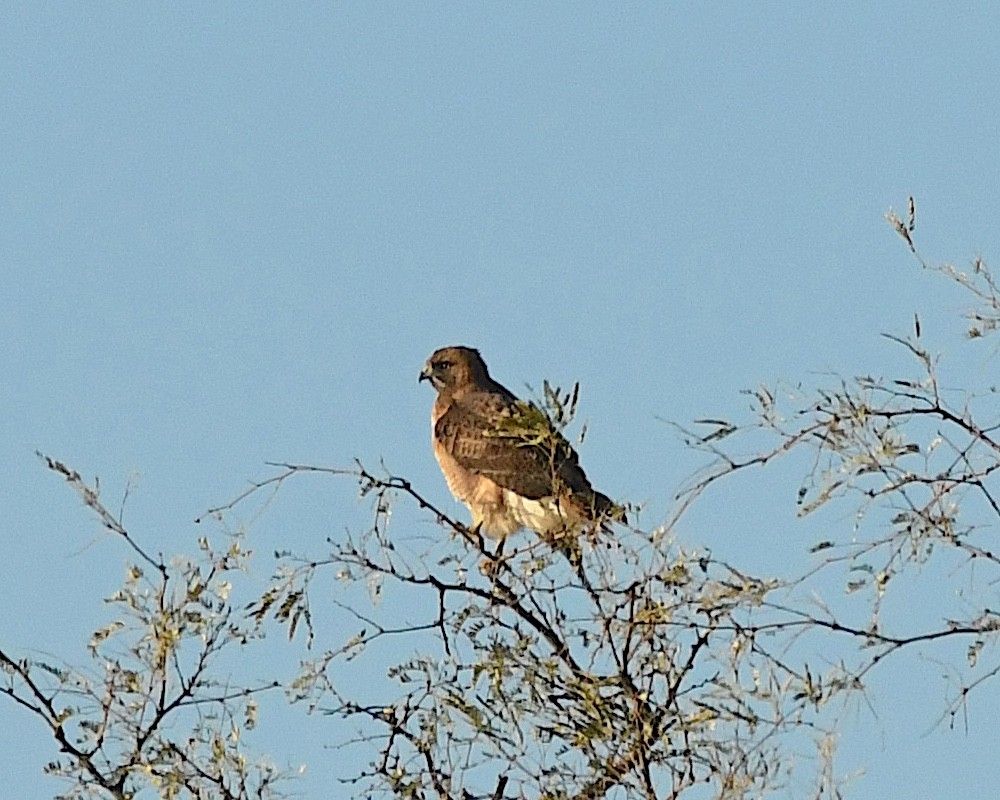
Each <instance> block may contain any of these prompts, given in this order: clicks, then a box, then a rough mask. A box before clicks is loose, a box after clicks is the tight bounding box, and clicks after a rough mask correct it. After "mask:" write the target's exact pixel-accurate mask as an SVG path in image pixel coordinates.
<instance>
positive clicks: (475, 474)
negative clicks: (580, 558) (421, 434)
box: [420, 347, 625, 539]
mask: <svg viewBox="0 0 1000 800" xmlns="http://www.w3.org/2000/svg"><path fill="white" fill-rule="evenodd" d="M420 380H421V381H424V380H426V381H430V383H431V385H432V386H433V387H434V388H435V389H436V390H437V393H438V394H437V399H436V400H435V401H434V410H433V412H432V413H431V430H432V439H433V444H434V456H435V458H437V461H438V464H439V465H440V467H441V472H443V473H444V477H445V480H446V481H447V482H448V488H449V489H450V490H451V493H452V494H453V495H454V496H455V499H456V500H460V501H461V502H463V503H465V505H467V506H468V507H469V511H471V512H472V526H473V529H478V530H479V531H481V532H482V533H483V534H485V535H486V536H489V537H491V538H495V539H502V538H504V537H506V536H509V535H510V534H512V533H514V531H516V530H518V529H520V528H529V529H530V530H533V531H535V532H536V533H539V534H541V535H543V536H554V535H558V534H560V533H564V532H566V531H570V530H573V529H576V528H578V527H579V528H583V527H588V526H589V527H594V526H600V527H604V526H606V524H607V523H608V522H610V521H618V522H625V514H624V509H622V508H621V506H618V505H615V503H613V502H612V501H611V500H610V499H609V498H608V497H607V496H606V495H603V494H601V493H600V492H598V491H596V490H595V489H594V488H593V487H592V486H591V485H590V481H589V480H587V476H586V475H585V474H584V471H583V469H582V468H581V467H580V464H579V460H578V458H577V455H576V452H575V451H574V450H573V448H572V447H571V446H570V444H569V442H567V441H566V439H565V438H563V436H562V434H561V433H560V432H559V431H558V429H557V428H556V426H555V425H553V422H552V420H551V419H550V417H549V415H548V414H546V413H545V412H544V411H542V409H540V408H539V407H538V406H536V405H533V404H531V403H525V402H521V401H519V400H518V399H517V398H516V397H515V396H514V395H513V394H512V393H511V392H510V391H508V390H507V389H506V388H505V387H503V386H501V385H500V384H499V383H497V382H496V381H495V380H493V379H492V378H491V377H490V374H489V371H488V370H487V369H486V364H485V362H484V361H483V359H482V356H480V355H479V352H478V351H477V350H473V349H472V348H470V347H445V348H442V349H441V350H438V351H437V352H435V353H434V354H433V355H431V357H430V358H429V359H427V363H426V364H425V365H424V368H423V371H422V372H421V373H420Z"/></svg>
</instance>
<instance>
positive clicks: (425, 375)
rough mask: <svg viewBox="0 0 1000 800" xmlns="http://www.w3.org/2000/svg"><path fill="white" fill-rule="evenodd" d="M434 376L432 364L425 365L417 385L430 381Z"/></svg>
mask: <svg viewBox="0 0 1000 800" xmlns="http://www.w3.org/2000/svg"><path fill="white" fill-rule="evenodd" d="M433 376H434V370H433V369H431V365H430V362H428V363H426V364H424V368H423V369H422V370H420V377H419V378H417V383H420V382H421V381H429V380H430V379H431V378H432V377H433Z"/></svg>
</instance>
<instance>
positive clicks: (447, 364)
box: [437, 361, 451, 369]
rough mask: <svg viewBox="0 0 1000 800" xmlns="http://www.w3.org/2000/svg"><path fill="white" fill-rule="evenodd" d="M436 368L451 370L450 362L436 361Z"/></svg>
mask: <svg viewBox="0 0 1000 800" xmlns="http://www.w3.org/2000/svg"><path fill="white" fill-rule="evenodd" d="M437 368H438V369H451V362H450V361H438V362H437Z"/></svg>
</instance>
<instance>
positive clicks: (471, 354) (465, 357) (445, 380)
mask: <svg viewBox="0 0 1000 800" xmlns="http://www.w3.org/2000/svg"><path fill="white" fill-rule="evenodd" d="M489 379H490V374H489V372H487V370H486V364H485V363H484V362H483V357H482V356H481V355H479V351H478V350H473V349H472V348H471V347H442V348H441V349H440V350H437V351H435V352H434V353H433V354H432V355H431V357H430V358H428V359H427V363H426V364H424V368H423V369H422V370H421V371H420V380H422V381H430V382H431V385H432V386H433V387H434V388H435V389H437V390H438V391H439V392H454V391H456V390H459V389H463V388H466V387H469V386H483V385H485V384H486V383H488V382H489Z"/></svg>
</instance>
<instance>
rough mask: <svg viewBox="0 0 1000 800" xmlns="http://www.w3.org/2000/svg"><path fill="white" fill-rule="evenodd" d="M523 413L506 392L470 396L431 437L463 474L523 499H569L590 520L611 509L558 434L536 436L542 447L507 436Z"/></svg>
mask: <svg viewBox="0 0 1000 800" xmlns="http://www.w3.org/2000/svg"><path fill="white" fill-rule="evenodd" d="M529 408H530V407H529ZM524 410H525V407H524V406H521V405H520V404H519V403H518V402H517V401H516V400H515V399H514V397H513V395H511V394H510V393H509V392H506V391H505V392H504V394H500V393H493V392H474V393H471V394H468V395H466V396H464V397H462V398H461V399H460V400H456V401H454V402H452V404H451V406H450V408H449V409H448V410H447V411H446V412H445V413H444V414H443V415H442V416H441V417H440V418H439V419H438V421H437V423H436V424H435V426H434V435H435V437H436V438H437V440H438V441H439V442H440V444H441V445H442V446H443V448H444V449H445V451H446V452H447V453H449V454H450V455H451V456H452V458H454V459H455V461H456V463H457V464H459V465H460V466H461V467H462V468H464V469H467V470H469V471H471V472H473V473H475V474H477V475H481V476H483V477H486V478H489V479H490V480H492V481H493V482H494V483H496V484H497V485H498V486H500V487H502V488H504V489H508V490H510V491H512V492H514V493H515V494H518V495H521V496H522V497H526V498H528V499H530V500H537V499H539V498H542V497H553V496H559V497H562V496H565V495H567V494H568V495H569V496H570V497H571V498H572V499H573V500H575V501H576V503H577V504H578V505H580V506H581V510H583V511H584V512H585V513H586V515H587V516H588V517H591V518H593V517H594V516H595V514H599V513H603V512H605V511H607V510H608V509H610V508H611V506H612V504H611V501H610V500H609V499H608V498H607V497H605V496H604V495H603V494H600V493H599V492H595V491H594V490H593V487H591V485H590V481H588V480H587V476H586V474H584V472H583V469H581V467H580V465H579V462H578V460H577V455H576V452H575V451H574V450H573V448H572V447H570V445H569V443H568V442H567V441H566V440H565V439H564V438H563V437H562V436H560V435H559V434H558V433H557V432H555V431H553V430H552V429H551V428H548V429H547V430H542V431H540V433H541V434H542V436H541V437H540V438H541V439H542V441H540V442H532V441H531V439H532V438H533V437H531V436H528V437H525V436H523V435H518V434H517V433H511V430H512V428H514V429H516V428H517V426H518V419H519V417H520V415H522V414H523V413H524Z"/></svg>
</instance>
